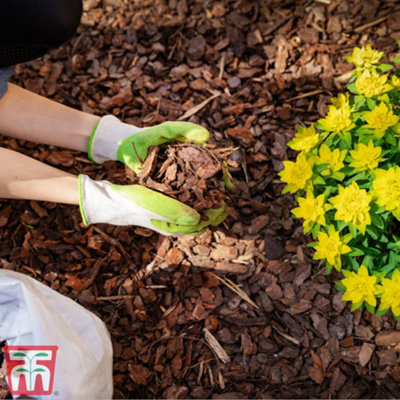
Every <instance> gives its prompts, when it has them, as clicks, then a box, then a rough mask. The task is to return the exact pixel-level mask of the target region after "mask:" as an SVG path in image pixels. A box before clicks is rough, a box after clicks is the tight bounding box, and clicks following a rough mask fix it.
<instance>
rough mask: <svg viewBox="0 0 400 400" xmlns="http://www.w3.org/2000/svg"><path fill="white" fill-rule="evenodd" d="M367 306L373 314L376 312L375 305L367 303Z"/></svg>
mask: <svg viewBox="0 0 400 400" xmlns="http://www.w3.org/2000/svg"><path fill="white" fill-rule="evenodd" d="M365 307H366V309H367V310H368V311H369V312H370V313H371V314H373V313H374V312H375V307H373V306H371V305H370V304H368V303H365Z"/></svg>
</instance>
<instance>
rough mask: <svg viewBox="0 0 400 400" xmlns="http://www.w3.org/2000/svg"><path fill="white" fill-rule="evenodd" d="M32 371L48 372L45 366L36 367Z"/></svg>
mask: <svg viewBox="0 0 400 400" xmlns="http://www.w3.org/2000/svg"><path fill="white" fill-rule="evenodd" d="M32 372H46V370H45V369H44V368H35V369H34V370H33V371H32Z"/></svg>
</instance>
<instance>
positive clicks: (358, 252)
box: [347, 247, 364, 257]
mask: <svg viewBox="0 0 400 400" xmlns="http://www.w3.org/2000/svg"><path fill="white" fill-rule="evenodd" d="M347 254H348V255H349V256H350V257H358V256H363V255H364V252H363V251H362V250H361V249H359V248H357V247H355V248H353V250H352V251H351V252H350V253H347Z"/></svg>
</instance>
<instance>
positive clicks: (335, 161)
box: [315, 143, 347, 175]
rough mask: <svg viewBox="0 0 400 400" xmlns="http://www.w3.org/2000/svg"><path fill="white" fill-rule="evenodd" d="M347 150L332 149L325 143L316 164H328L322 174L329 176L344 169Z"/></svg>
mask: <svg viewBox="0 0 400 400" xmlns="http://www.w3.org/2000/svg"><path fill="white" fill-rule="evenodd" d="M346 152H347V150H340V149H334V150H333V151H331V149H330V148H329V147H328V146H327V145H326V144H325V143H324V144H322V145H321V147H320V149H319V157H315V163H316V164H328V168H326V169H324V170H323V171H322V172H321V174H322V175H329V174H330V173H331V172H334V171H339V170H340V169H342V168H343V167H344V164H343V160H344V158H345V157H346Z"/></svg>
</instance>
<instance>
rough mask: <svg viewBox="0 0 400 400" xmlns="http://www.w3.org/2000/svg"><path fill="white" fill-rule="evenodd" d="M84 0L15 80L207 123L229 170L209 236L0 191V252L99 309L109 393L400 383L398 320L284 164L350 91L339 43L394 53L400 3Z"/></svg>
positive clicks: (68, 164)
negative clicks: (322, 228) (364, 298)
mask: <svg viewBox="0 0 400 400" xmlns="http://www.w3.org/2000/svg"><path fill="white" fill-rule="evenodd" d="M84 9H85V12H84V15H83V18H82V24H81V26H80V28H79V30H78V32H77V34H76V35H75V37H74V38H73V39H72V40H71V41H70V42H69V43H67V44H66V45H64V46H62V47H60V48H59V49H56V50H54V51H52V52H51V53H50V54H48V55H46V56H44V57H43V58H42V59H39V60H35V61H32V62H30V63H28V64H25V65H19V66H17V68H16V73H15V75H14V78H13V79H14V81H15V82H16V83H18V84H20V85H22V86H23V87H25V88H27V89H30V90H32V91H34V92H37V93H40V94H42V95H44V96H47V97H49V98H52V99H55V100H56V101H58V102H61V103H64V104H67V105H68V106H72V107H76V108H78V109H83V110H84V111H87V112H90V113H95V114H98V115H104V114H110V113H111V114H114V115H116V116H118V117H119V118H121V119H123V120H124V121H125V122H128V123H132V124H135V125H139V126H149V125H154V124H157V123H161V122H163V121H167V120H178V119H181V120H187V121H192V122H196V123H200V124H201V125H203V126H205V127H206V128H208V129H209V131H210V133H211V139H210V146H212V147H213V148H214V149H217V150H218V151H220V152H221V155H222V156H223V158H225V159H226V160H227V164H228V166H229V170H230V172H231V174H232V176H233V181H234V183H235V190H234V191H233V192H231V193H230V200H229V201H230V204H231V209H230V215H229V217H228V218H227V219H226V221H225V222H224V223H223V224H222V225H221V226H220V227H218V228H216V229H212V230H210V229H209V230H207V232H205V233H204V234H203V235H201V236H200V237H173V238H170V237H163V236H160V235H158V234H156V233H153V232H151V231H148V230H145V229H142V228H138V227H115V226H109V225H101V224H99V225H93V226H90V227H88V228H86V227H84V226H83V224H82V222H81V218H80V215H79V210H78V208H77V207H72V206H67V205H57V204H51V203H40V202H35V201H5V200H2V201H1V203H2V204H1V205H2V207H1V210H0V238H1V243H2V247H1V249H0V266H1V267H2V268H9V269H13V270H17V271H20V272H23V273H26V274H29V275H31V276H33V277H35V278H36V279H38V280H40V281H42V282H44V283H45V284H47V285H49V286H50V287H52V288H53V289H55V290H57V291H58V292H60V293H62V294H64V295H66V296H68V297H70V298H72V299H74V300H76V301H77V302H78V303H80V304H81V305H83V306H84V307H86V308H88V309H89V310H92V311H93V312H95V313H96V314H97V315H98V316H100V317H101V318H102V320H103V321H104V322H105V323H106V324H107V327H108V329H109V331H110V333H111V336H112V341H113V346H114V382H115V397H116V398H154V397H156V398H213V399H223V398H311V397H314V398H331V397H339V398H396V397H400V385H399V383H400V365H399V354H400V353H399V351H400V347H399V342H400V337H399V336H400V324H399V323H396V321H395V320H394V319H393V317H392V316H390V315H386V316H383V317H380V318H378V317H375V316H373V315H371V314H369V313H368V312H360V311H356V312H354V313H351V312H350V310H349V308H350V305H349V304H346V303H344V302H342V301H341V293H339V292H338V291H337V289H336V288H335V284H334V281H335V280H337V279H338V278H339V277H340V275H339V274H337V273H334V274H332V275H330V276H326V275H325V272H324V267H319V266H318V264H317V263H316V262H314V261H313V260H312V251H311V250H310V248H308V247H306V244H307V242H308V241H309V239H308V238H305V237H304V236H303V233H302V227H301V224H300V223H299V222H298V221H294V220H292V218H291V216H290V209H291V208H292V207H293V205H294V203H293V197H292V196H291V195H284V196H282V195H281V194H280V193H281V190H282V187H283V185H282V184H281V183H280V182H279V179H278V177H277V172H278V171H280V170H281V169H282V161H283V160H286V159H291V158H293V157H294V153H293V152H292V151H291V150H289V149H288V148H287V146H286V143H287V141H288V140H290V138H292V137H293V134H294V132H295V130H296V126H297V125H298V124H307V123H309V122H312V121H315V120H317V119H319V118H321V117H322V116H323V115H324V113H325V111H326V109H327V104H328V103H329V99H330V97H331V96H334V95H336V94H337V93H338V92H340V91H342V90H343V88H344V84H345V82H346V81H347V79H348V77H349V71H350V69H351V66H350V65H349V64H348V63H346V62H345V61H344V56H345V55H348V54H350V53H351V52H352V48H353V47H354V46H356V45H358V46H359V45H362V44H367V43H370V44H371V45H372V46H373V47H375V48H377V49H379V50H383V51H385V52H386V54H387V55H388V56H389V57H392V56H393V54H395V53H396V52H397V45H396V39H400V5H399V4H398V2H396V1H394V0H393V1H392V0H385V1H378V0H369V1H361V0H348V1H338V0H331V1H329V0H318V1H311V0H310V1H304V0H300V1H292V0H280V1H277V0H276V1H273V0H270V1H246V0H236V1H232V0H221V1H194V0H169V1H161V0H156V1H154V0H141V1H135V2H132V1H122V0H104V1H103V2H98V1H97V0H87V1H85V2H84ZM2 145H3V146H5V147H7V148H10V149H14V150H17V151H20V152H22V153H25V154H28V155H30V156H32V157H34V158H36V159H38V160H41V161H43V162H46V163H48V164H50V165H53V166H56V167H58V168H61V169H64V170H66V171H69V172H71V173H74V174H78V173H85V174H87V175H89V176H91V177H92V178H96V179H108V180H111V181H113V182H117V183H126V184H128V183H131V182H133V181H134V179H135V177H134V175H133V173H132V172H131V171H130V170H129V169H126V168H124V167H123V166H121V165H120V164H118V163H113V162H107V163H106V164H104V165H94V164H92V163H91V162H90V161H89V160H88V158H87V156H86V154H82V153H79V152H74V151H68V150H65V149H58V148H54V147H49V146H44V145H37V144H34V143H29V142H24V141H20V140H15V139H12V138H7V137H3V138H2ZM224 350H225V351H224Z"/></svg>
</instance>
